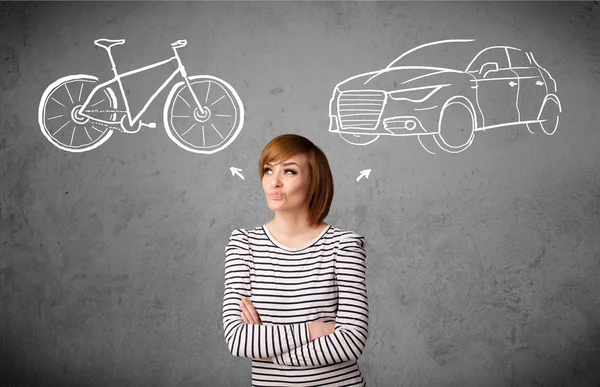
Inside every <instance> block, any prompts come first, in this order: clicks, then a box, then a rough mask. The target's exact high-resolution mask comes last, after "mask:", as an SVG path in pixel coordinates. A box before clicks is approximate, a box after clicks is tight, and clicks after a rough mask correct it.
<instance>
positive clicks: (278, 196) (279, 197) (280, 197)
mask: <svg viewBox="0 0 600 387" xmlns="http://www.w3.org/2000/svg"><path fill="white" fill-rule="evenodd" d="M269 196H271V199H273V200H279V199H282V198H283V195H281V194H271V195H269Z"/></svg>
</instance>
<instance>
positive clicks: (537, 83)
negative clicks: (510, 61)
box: [535, 81, 544, 86]
mask: <svg viewBox="0 0 600 387" xmlns="http://www.w3.org/2000/svg"><path fill="white" fill-rule="evenodd" d="M535 84H536V85H538V86H544V82H542V81H537V82H536V83H535Z"/></svg>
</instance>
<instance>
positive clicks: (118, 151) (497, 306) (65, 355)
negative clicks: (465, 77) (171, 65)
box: [0, 2, 600, 387]
mask: <svg viewBox="0 0 600 387" xmlns="http://www.w3.org/2000/svg"><path fill="white" fill-rule="evenodd" d="M101 37H105V38H124V39H126V40H127V42H126V44H125V45H124V46H121V47H116V48H115V49H114V54H115V59H116V62H117V66H118V68H119V69H120V70H121V71H124V70H126V69H135V68H137V67H140V66H142V65H146V64H149V63H152V62H153V61H157V60H160V59H163V58H165V57H166V56H167V55H169V54H170V48H169V44H170V43H172V42H173V41H175V40H177V39H187V40H188V46H187V47H186V48H184V49H181V54H182V57H183V60H184V63H185V64H186V67H187V69H188V72H189V73H190V74H210V75H214V76H217V77H220V78H222V79H224V80H226V81H227V82H229V83H230V84H231V85H232V86H233V87H234V88H235V89H236V90H237V92H238V93H239V96H240V98H241V100H242V101H243V103H244V106H245V109H246V114H247V115H246V122H245V125H244V127H243V129H242V131H241V133H240V134H239V136H238V137H237V138H236V140H235V141H234V142H233V143H232V144H231V145H229V146H228V147H227V148H225V149H224V150H222V151H220V152H218V153H215V154H212V155H202V154H195V153H191V152H187V151H185V150H183V149H181V148H179V147H178V146H176V145H175V144H174V143H173V142H172V141H171V140H170V139H169V137H168V136H167V135H166V132H165V130H164V125H163V123H162V118H161V117H162V108H163V104H164V101H165V99H166V98H167V91H165V92H163V93H162V94H161V95H160V96H159V97H158V99H157V101H156V102H154V103H153V104H152V105H151V106H150V107H149V109H148V112H147V113H146V115H145V116H144V117H145V121H156V122H157V128H156V129H147V128H146V129H143V130H142V131H141V132H139V133H137V134H132V135H127V134H123V133H118V132H115V133H114V134H113V136H112V137H111V138H110V139H109V141H107V142H106V143H104V144H103V145H101V146H100V147H98V148H96V149H94V150H92V151H89V152H84V153H69V152H65V151H63V150H60V149H58V148H57V147H55V146H54V145H52V144H51V143H50V142H49V141H48V140H47V139H46V138H45V137H44V136H43V135H42V133H41V130H40V126H39V124H38V117H37V115H38V105H39V103H40V98H41V96H42V93H43V92H44V90H45V89H46V87H48V85H50V84H51V83H52V82H54V81H55V80H56V79H58V78H60V77H63V76H66V75H70V74H81V73H83V74H91V75H95V76H97V77H98V78H100V79H103V80H107V79H109V78H110V76H111V71H110V66H109V62H108V59H107V56H106V53H105V52H104V51H103V50H102V49H100V48H97V47H96V46H94V44H93V41H94V39H97V38H101ZM448 38H475V39H476V41H477V42H478V43H479V44H483V45H485V46H491V45H509V46H515V47H519V48H523V49H525V50H530V51H533V52H534V53H535V56H536V59H537V60H538V61H539V62H540V64H542V65H543V66H544V67H545V68H546V69H548V71H550V72H551V74H552V75H553V76H554V78H555V79H556V82H557V85H558V95H559V96H560V99H561V103H562V110H563V113H562V114H561V116H560V125H559V127H558V130H557V131H556V133H555V134H554V135H553V136H547V135H545V134H543V133H541V134H534V135H533V134H530V133H529V132H528V131H527V128H526V127H525V126H524V125H520V126H515V127H509V128H501V129H497V130H491V131H488V132H485V133H483V132H478V133H476V135H475V139H474V141H473V144H472V145H471V146H470V147H469V148H468V149H466V150H465V151H464V152H462V153H460V154H449V153H445V152H438V154H436V155H431V154H429V153H427V152H426V151H424V149H423V148H422V147H421V146H420V145H419V143H418V141H417V140H416V139H415V138H408V137H404V138H402V137H388V138H380V139H379V140H378V141H375V142H374V143H372V144H370V145H368V146H363V147H356V146H352V145H350V144H348V143H346V142H345V141H344V140H343V139H342V138H340V137H339V136H338V135H335V134H331V133H328V131H327V129H328V124H329V119H328V103H329V99H330V97H331V93H332V90H333V88H334V86H335V85H336V84H337V83H338V82H340V81H342V80H344V79H346V78H348V77H350V76H353V75H356V74H359V73H363V72H367V71H372V70H377V69H381V68H383V67H385V66H386V65H387V64H388V63H389V62H391V61H392V60H393V59H394V58H396V57H397V56H398V55H400V54H401V53H403V52H405V51H407V50H409V49H411V48H413V47H416V46H418V45H420V44H423V43H427V42H431V41H436V40H441V39H448ZM458 59H459V58H457V60H458ZM599 68H600V7H599V6H598V5H597V4H596V3H594V2H586V3H575V2H568V3H560V2H549V3H542V2H534V3H524V2H515V3H496V2H486V3H476V2H463V3H450V2H440V3H436V2H423V3H416V2H409V3H399V2H398V3H374V2H360V3H346V2H333V3H328V2H281V3H278V2H265V3H260V2H251V3H244V2H234V3H228V2H203V3H197V2H185V3H179V2H177V3H159V2H148V3H132V2H122V3H120V2H108V3H70V2H67V3H27V4H25V3H3V4H1V5H0V70H1V71H0V127H1V129H0V181H1V185H0V187H1V188H0V368H1V372H0V384H2V385H15V386H138V385H139V386H141V385H145V386H248V385H250V365H249V361H248V360H246V359H239V358H234V357H232V356H231V355H230V354H229V353H228V351H227V348H226V346H225V343H224V340H223V331H222V326H221V320H220V318H221V317H220V314H221V301H222V292H223V264H224V247H225V244H226V242H227V237H228V235H229V232H230V231H231V230H232V229H233V228H238V227H253V226H256V225H260V224H262V223H264V222H266V221H268V220H269V219H270V218H269V217H270V213H269V211H268V209H267V207H266V204H265V202H264V198H263V194H262V191H261V186H260V182H259V180H258V173H257V170H256V169H257V168H256V166H255V165H256V162H257V158H258V156H259V153H260V151H261V149H262V147H263V146H264V145H265V144H266V142H267V141H268V140H270V139H271V138H272V137H274V136H276V135H279V134H282V133H288V132H292V133H301V134H303V135H306V136H307V137H309V138H310V139H311V140H313V141H314V142H315V143H316V144H317V145H319V146H320V147H322V149H323V150H324V151H325V152H326V154H327V155H328V157H329V159H330V162H331V166H332V169H333V173H334V177H335V181H336V196H335V199H334V203H333V207H332V210H331V213H330V215H329V217H328V219H327V221H328V222H329V223H331V224H336V225H339V226H342V227H345V228H348V229H353V230H355V231H357V232H359V233H361V234H363V235H365V237H366V238H367V240H368V243H369V245H368V291H369V298H370V312H371V325H370V337H369V340H368V343H367V347H366V350H365V353H364V355H363V356H362V358H361V360H360V365H361V367H362V370H363V372H364V374H365V377H366V379H367V381H368V384H369V386H373V387H375V386H398V385H402V386H532V385H534V386H598V385H599V383H600V367H599V364H600V287H599V286H598V282H599V281H598V280H599V276H600V270H599V261H600V241H599V239H600V238H599V235H600V177H599V173H598V171H599V168H600V152H599V151H598V146H599V145H600V131H599V124H598V122H599V120H600V115H599V113H598V111H599V109H598V101H599V100H600V72H599V71H598V69H599ZM138 86H140V87H141V88H142V89H144V87H146V83H144V84H140V85H138ZM126 92H127V93H131V94H130V97H131V98H132V99H133V100H134V101H137V100H136V98H137V95H138V94H136V92H133V91H130V90H129V89H127V90H126ZM229 167H237V168H241V169H242V170H243V171H242V172H241V173H242V174H243V175H244V176H245V180H241V179H240V178H239V177H237V176H232V175H231V173H230V170H229ZM367 168H370V169H372V172H371V175H370V177H369V178H368V179H366V178H363V179H362V180H360V181H359V182H357V181H356V178H357V177H358V175H359V173H360V171H361V170H364V169H367Z"/></svg>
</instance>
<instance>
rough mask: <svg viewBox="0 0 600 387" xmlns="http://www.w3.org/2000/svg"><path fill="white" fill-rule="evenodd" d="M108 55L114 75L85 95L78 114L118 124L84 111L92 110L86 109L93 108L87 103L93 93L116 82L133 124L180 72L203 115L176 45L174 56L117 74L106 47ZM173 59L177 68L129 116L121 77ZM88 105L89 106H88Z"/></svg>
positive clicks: (94, 119)
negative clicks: (139, 107) (136, 112)
mask: <svg viewBox="0 0 600 387" xmlns="http://www.w3.org/2000/svg"><path fill="white" fill-rule="evenodd" d="M107 51H108V56H109V58H110V61H111V64H112V70H113V72H114V74H115V77H114V78H112V79H110V80H108V81H106V82H104V83H101V84H99V85H97V86H96V87H95V88H94V89H93V90H92V92H91V93H90V95H89V96H88V97H87V99H86V100H85V102H84V103H83V105H81V108H80V110H79V113H78V114H79V115H80V116H82V117H85V118H88V119H90V120H92V121H96V122H101V123H104V124H109V125H110V124H118V123H119V121H106V120H101V119H99V118H96V117H94V116H91V115H89V114H86V113H85V111H86V110H87V111H88V112H93V110H88V107H89V108H93V106H94V105H89V104H90V102H91V100H92V98H93V97H94V95H95V94H96V93H97V92H98V91H99V90H101V89H103V88H105V87H106V86H108V85H110V84H111V83H114V82H116V83H117V84H118V85H119V90H120V91H121V96H122V97H123V101H124V102H125V112H126V114H127V118H128V120H129V125H131V126H133V125H134V124H135V123H136V122H138V120H139V119H140V117H141V116H142V114H144V112H146V110H147V109H148V106H149V105H150V104H151V103H152V101H154V99H155V98H156V96H157V95H158V94H160V92H161V91H163V90H164V88H165V87H167V85H168V84H169V83H171V81H172V80H173V78H175V76H176V75H177V74H181V76H182V77H183V79H184V80H185V82H186V84H187V86H188V89H189V90H190V92H191V93H192V96H193V97H194V102H195V103H196V106H197V107H198V110H199V113H200V115H204V114H205V112H204V108H203V107H202V105H201V104H200V101H199V100H198V97H197V96H196V94H195V93H194V90H193V89H192V87H191V85H190V81H189V79H188V78H187V72H186V70H185V67H184V66H183V63H181V59H180V58H179V54H178V53H177V47H173V52H174V53H175V55H174V56H172V57H171V58H169V59H166V60H163V61H160V62H157V63H154V64H151V65H148V66H144V67H141V68H139V69H135V70H131V71H128V72H126V73H123V74H118V73H117V70H116V66H115V62H114V60H113V57H112V54H111V51H110V50H109V49H108V50H107ZM173 60H175V61H176V62H177V68H176V69H175V70H174V71H173V73H171V75H170V76H169V77H168V78H167V80H166V81H165V82H164V83H163V84H162V86H160V87H159V88H158V89H157V90H156V91H155V92H154V94H152V96H151V97H150V98H149V99H148V101H147V102H146V104H145V105H144V107H143V108H142V109H141V110H140V112H139V113H138V114H137V115H136V116H135V117H133V118H132V117H131V110H130V109H129V102H128V100H127V96H126V95H125V90H124V89H123V83H122V82H121V78H125V77H127V76H129V75H133V74H137V73H139V72H142V71H146V70H149V69H153V68H156V67H159V66H162V65H165V64H167V63H169V62H171V61H173ZM108 90H109V92H111V93H114V92H112V89H110V88H108ZM88 105H89V106H88Z"/></svg>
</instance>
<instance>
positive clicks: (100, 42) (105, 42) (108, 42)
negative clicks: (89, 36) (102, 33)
mask: <svg viewBox="0 0 600 387" xmlns="http://www.w3.org/2000/svg"><path fill="white" fill-rule="evenodd" d="M94 44H95V45H96V46H98V47H104V48H106V49H107V50H109V49H110V48H111V47H112V46H118V45H120V44H125V39H97V40H94Z"/></svg>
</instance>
